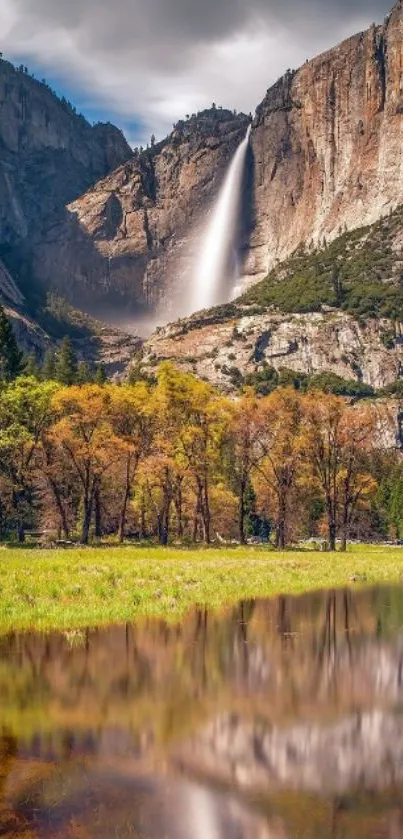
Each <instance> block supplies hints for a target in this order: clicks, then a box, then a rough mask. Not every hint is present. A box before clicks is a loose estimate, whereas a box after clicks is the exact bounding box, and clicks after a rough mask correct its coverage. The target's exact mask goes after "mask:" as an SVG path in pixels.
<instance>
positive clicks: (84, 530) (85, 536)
mask: <svg viewBox="0 0 403 839" xmlns="http://www.w3.org/2000/svg"><path fill="white" fill-rule="evenodd" d="M93 505H94V487H93V488H92V490H91V492H88V491H87V492H86V493H85V495H84V515H83V523H82V527H81V539H80V543H81V544H82V545H88V541H89V537H90V527H91V519H92V508H93Z"/></svg>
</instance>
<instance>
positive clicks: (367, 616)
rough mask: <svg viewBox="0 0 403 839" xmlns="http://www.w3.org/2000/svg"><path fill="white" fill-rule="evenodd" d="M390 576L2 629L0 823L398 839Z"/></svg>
mask: <svg viewBox="0 0 403 839" xmlns="http://www.w3.org/2000/svg"><path fill="white" fill-rule="evenodd" d="M402 700H403V588H393V589H377V590H372V589H371V590H366V591H360V592H358V591H357V592H338V593H337V594H336V593H334V592H329V593H324V594H320V595H314V596H308V597H303V598H301V599H292V598H279V599H277V600H272V601H256V602H245V603H240V604H239V605H238V606H237V607H234V608H231V609H230V610H227V611H226V612H224V613H222V614H221V615H217V614H214V613H210V612H208V611H200V610H199V611H195V612H194V613H193V614H191V615H189V616H188V617H187V618H186V620H184V621H183V623H182V624H181V625H179V626H167V625H166V624H165V623H163V622H158V621H157V622H155V621H154V622H144V623H141V624H137V625H127V626H123V627H119V628H113V629H110V630H99V631H89V632H83V633H69V634H66V635H57V634H55V635H50V636H41V635H35V634H30V635H11V636H9V637H7V638H4V639H2V640H0V835H1V836H6V837H10V839H11V837H22V839H34V838H35V839H37V838H38V837H41V839H42V837H43V838H44V839H47V837H49V839H50V837H52V839H93V837H100V839H115V837H119V838H120V839H128V837H137V839H294V837H300V838H301V839H326V837H332V839H361V838H362V839H364V837H365V839H367V837H369V838H371V837H374V839H383V838H384V837H385V839H386V837H387V839H400V837H402V839H403V714H402V711H403V703H402Z"/></svg>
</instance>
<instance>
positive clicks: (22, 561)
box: [0, 546, 403, 633]
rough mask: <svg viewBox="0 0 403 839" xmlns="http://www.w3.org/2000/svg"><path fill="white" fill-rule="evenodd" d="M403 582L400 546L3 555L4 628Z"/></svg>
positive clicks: (74, 624)
mask: <svg viewBox="0 0 403 839" xmlns="http://www.w3.org/2000/svg"><path fill="white" fill-rule="evenodd" d="M400 580H403V550H402V549H399V548H383V547H382V548H376V547H363V546H360V547H357V548H353V549H350V551H349V552H348V553H347V554H336V555H331V554H324V553H315V552H310V551H307V552H302V551H301V552H298V551H295V552H289V553H275V552H273V551H269V550H265V549H262V548H253V547H247V548H241V547H238V548H232V549H228V550H227V549H220V550H218V549H212V550H177V549H170V548H169V549H160V548H151V547H145V548H140V547H139V548H136V547H123V548H107V547H103V548H88V549H73V550H28V549H8V548H3V549H1V550H0V632H2V633H4V632H7V631H9V630H21V629H29V628H35V629H43V630H45V629H53V628H54V629H73V628H80V627H84V626H96V625H101V624H107V623H113V622H124V621H129V620H133V619H134V618H137V617H140V616H151V615H155V616H160V617H163V618H168V619H175V618H177V617H180V615H181V614H183V613H184V612H186V611H187V610H188V609H189V608H191V607H192V606H194V605H203V606H204V605H206V606H210V607H213V608H216V607H217V608H219V607H221V606H224V605H226V604H228V603H231V602H233V601H236V600H238V599H240V598H252V597H269V596H272V595H276V594H299V593H302V592H305V591H312V590H315V589H323V588H333V587H343V586H347V585H361V584H363V583H369V584H375V583H392V582H399V581H400Z"/></svg>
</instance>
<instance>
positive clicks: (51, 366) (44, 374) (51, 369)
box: [41, 349, 56, 381]
mask: <svg viewBox="0 0 403 839" xmlns="http://www.w3.org/2000/svg"><path fill="white" fill-rule="evenodd" d="M55 366H56V356H55V353H54V350H51V349H48V350H46V353H45V357H44V359H43V364H42V369H41V378H42V379H45V381H52V380H53V379H55V377H56V373H55Z"/></svg>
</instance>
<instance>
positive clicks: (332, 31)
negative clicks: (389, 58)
mask: <svg viewBox="0 0 403 839" xmlns="http://www.w3.org/2000/svg"><path fill="white" fill-rule="evenodd" d="M389 7H390V0H389V2H388V0H248V2H244V0H35V3H33V2H32V0H1V5H0V28H1V31H2V36H3V37H2V49H3V51H4V53H5V54H6V55H7V56H10V57H11V58H15V59H16V60H17V61H18V60H24V61H25V62H26V63H28V62H29V60H31V61H33V62H35V65H36V66H39V67H40V68H41V69H42V68H43V71H44V73H46V72H48V73H50V74H51V75H52V76H53V77H54V76H56V77H58V78H59V79H61V80H64V81H66V83H67V82H68V84H69V87H70V88H73V89H75V90H77V91H80V93H81V95H80V101H81V103H84V105H85V104H87V105H88V107H90V106H94V105H97V106H99V107H102V108H103V109H104V110H105V112H107V113H109V114H110V115H111V118H114V119H115V120H116V121H117V122H119V118H120V121H121V123H122V124H124V123H125V121H126V122H140V123H141V124H142V129H141V130H140V134H141V135H142V136H141V137H139V139H143V138H144V137H145V136H149V134H150V133H151V132H154V133H155V134H157V135H162V134H164V133H165V132H166V131H167V130H169V128H170V127H171V124H172V122H173V121H175V120H176V119H178V118H180V117H183V116H184V115H185V114H187V113H192V112H193V111H195V110H199V109H200V108H203V107H206V106H208V105H210V104H211V102H212V101H215V102H217V103H220V104H222V105H224V106H227V107H231V108H237V109H239V110H241V109H242V110H244V111H251V110H254V108H255V106H256V105H257V104H258V102H259V101H260V100H261V98H262V97H263V95H264V93H265V91H266V88H267V87H268V86H269V85H270V84H271V83H272V82H273V81H275V79H276V78H277V77H278V76H279V75H281V74H282V73H283V72H284V70H286V69H287V68H288V67H298V66H299V65H300V64H301V63H302V62H303V61H304V60H305V59H306V58H309V57H312V56H313V55H315V54H316V53H317V52H319V51H321V50H322V49H326V48H328V47H330V46H332V45H333V44H335V43H337V41H338V40H340V39H341V38H343V37H346V36H347V35H350V34H353V32H355V31H358V30H360V29H364V28H366V27H367V26H369V25H370V24H371V23H372V21H375V20H376V21H381V20H382V19H383V17H384V16H385V14H386V13H387V12H388V11H389ZM132 139H136V138H132Z"/></svg>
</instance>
